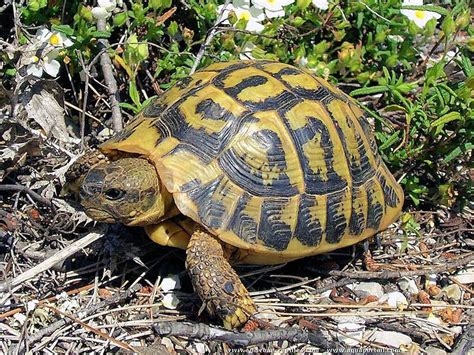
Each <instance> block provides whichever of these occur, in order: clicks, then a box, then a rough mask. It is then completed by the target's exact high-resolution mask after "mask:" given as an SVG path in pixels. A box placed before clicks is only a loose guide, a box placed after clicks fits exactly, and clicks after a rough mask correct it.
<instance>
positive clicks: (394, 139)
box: [380, 131, 401, 150]
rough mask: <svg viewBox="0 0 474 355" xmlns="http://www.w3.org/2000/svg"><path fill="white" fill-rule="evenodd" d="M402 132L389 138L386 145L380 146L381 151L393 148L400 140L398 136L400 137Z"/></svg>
mask: <svg viewBox="0 0 474 355" xmlns="http://www.w3.org/2000/svg"><path fill="white" fill-rule="evenodd" d="M400 132H401V131H396V132H395V133H393V134H392V135H391V136H390V137H388V139H387V140H386V141H385V143H384V144H382V145H381V146H380V150H384V149H387V148H388V147H390V146H392V145H393V144H394V143H395V142H396V141H397V140H398V136H399V135H400Z"/></svg>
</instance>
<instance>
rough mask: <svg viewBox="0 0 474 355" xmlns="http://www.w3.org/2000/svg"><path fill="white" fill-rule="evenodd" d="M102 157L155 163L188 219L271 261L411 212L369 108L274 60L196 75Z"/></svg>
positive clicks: (314, 250)
mask: <svg viewBox="0 0 474 355" xmlns="http://www.w3.org/2000/svg"><path fill="white" fill-rule="evenodd" d="M102 149H103V150H104V151H107V150H119V151H125V152H131V153H138V154H143V155H144V156H146V157H147V158H148V159H149V160H150V161H151V162H153V163H154V164H155V165H156V168H157V171H158V173H159V175H160V178H161V179H162V181H163V183H164V185H165V186H166V188H167V189H168V190H169V191H170V192H171V193H173V197H174V199H175V203H176V206H177V207H178V209H179V210H180V211H181V213H183V214H184V215H186V216H188V217H191V218H192V219H193V220H195V221H197V222H198V223H200V224H202V225H203V226H205V227H206V228H207V229H208V230H210V231H211V232H213V233H215V234H216V235H217V236H219V238H221V239H222V240H223V241H225V242H227V243H229V244H231V245H234V246H236V247H238V248H241V249H243V250H247V251H249V253H253V254H264V255H265V256H266V261H267V262H271V255H273V256H274V257H275V258H276V259H281V260H285V259H295V258H299V257H303V256H307V255H314V254H319V253H323V252H326V251H330V250H333V249H336V248H340V247H343V246H346V245H351V244H354V243H356V242H358V241H360V240H362V239H365V238H367V237H369V236H372V235H373V234H375V233H376V232H378V231H380V230H383V229H385V228H386V227H387V226H388V225H389V224H391V223H392V222H393V221H394V220H395V219H396V218H398V216H399V214H400V211H401V207H402V204H403V192H402V189H401V187H400V186H399V185H398V184H397V182H396V181H395V179H394V178H393V176H392V175H391V173H390V172H389V171H388V169H387V168H386V166H385V164H384V163H383V162H382V160H381V158H380V156H379V155H378V153H377V147H376V144H375V140H374V138H373V136H372V133H371V129H370V127H369V124H368V122H367V120H366V117H365V114H364V112H363V111H362V110H361V109H360V108H359V107H358V105H357V103H356V102H355V101H354V100H352V99H351V98H350V97H348V96H347V95H345V94H344V93H343V92H341V91H340V90H338V89H336V88H334V87H333V86H331V85H330V84H329V83H327V82H326V81H324V80H322V79H320V78H317V77H315V76H313V75H311V74H310V73H308V72H306V71H304V70H301V69H298V68H296V67H293V66H290V65H287V64H282V63H278V62H273V61H234V62H226V63H217V64H213V65H210V66H208V67H207V68H205V69H203V70H201V71H198V72H196V73H195V74H193V75H192V76H191V77H189V78H187V79H184V80H182V81H181V82H179V83H178V84H176V85H175V86H174V87H172V88H171V89H169V90H168V91H167V92H165V93H164V94H163V96H162V97H160V98H158V99H157V100H156V101H155V102H154V103H153V104H151V105H150V106H148V107H147V108H146V109H144V110H143V111H142V112H141V114H139V115H138V116H137V117H136V119H135V120H134V121H132V123H131V124H130V125H128V127H126V129H125V130H124V131H123V132H121V133H120V134H119V135H117V136H116V137H114V138H113V139H111V140H110V141H109V142H107V143H105V145H104V146H103V147H102Z"/></svg>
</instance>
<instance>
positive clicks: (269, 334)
mask: <svg viewBox="0 0 474 355" xmlns="http://www.w3.org/2000/svg"><path fill="white" fill-rule="evenodd" d="M153 328H154V329H155V331H156V332H157V333H158V335H160V336H184V337H188V338H191V339H200V340H218V341H222V342H225V343H227V344H230V345H233V346H250V345H256V344H261V343H267V342H271V341H277V340H286V341H288V342H291V343H310V344H312V345H315V346H318V347H321V348H324V349H328V348H333V347H334V348H335V345H336V344H335V343H333V342H331V341H328V340H327V339H326V338H325V337H324V336H323V335H322V333H320V332H317V333H316V332H308V331H303V330H300V329H295V328H278V329H268V330H255V331H253V332H246V333H236V332H232V331H228V330H223V329H220V328H214V327H210V326H208V325H206V324H203V323H187V322H186V323H183V322H158V323H157V324H156V325H155V326H154V327H153Z"/></svg>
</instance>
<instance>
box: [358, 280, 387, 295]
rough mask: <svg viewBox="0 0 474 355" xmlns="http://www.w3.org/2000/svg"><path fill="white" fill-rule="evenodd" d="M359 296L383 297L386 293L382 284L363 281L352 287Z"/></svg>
mask: <svg viewBox="0 0 474 355" xmlns="http://www.w3.org/2000/svg"><path fill="white" fill-rule="evenodd" d="M352 290H353V291H354V293H355V294H356V295H357V296H359V297H367V296H376V297H377V298H380V297H382V295H383V294H384V292H383V288H382V285H381V284H379V283H377V282H361V283H359V284H357V285H355V286H354V287H353V289H352Z"/></svg>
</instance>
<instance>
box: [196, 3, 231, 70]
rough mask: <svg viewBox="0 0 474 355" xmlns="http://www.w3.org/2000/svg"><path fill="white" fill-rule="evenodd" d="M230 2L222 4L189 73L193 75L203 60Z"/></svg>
mask: <svg viewBox="0 0 474 355" xmlns="http://www.w3.org/2000/svg"><path fill="white" fill-rule="evenodd" d="M229 3H230V0H226V1H225V3H224V5H223V6H222V9H221V11H220V13H219V16H217V19H216V23H215V24H214V26H212V27H211V30H210V31H209V34H208V35H207V38H206V41H205V42H204V43H203V44H202V45H201V48H199V52H198V54H197V56H196V60H195V61H194V64H193V67H192V68H191V71H190V72H189V75H192V74H193V73H194V72H195V71H196V69H197V67H198V65H199V63H200V62H201V59H202V57H203V56H204V52H205V51H206V48H207V47H208V46H209V44H210V43H211V41H212V39H213V38H214V36H215V35H216V33H217V32H216V28H217V25H218V24H219V23H220V22H221V21H222V20H223V17H224V12H225V9H226V8H227V6H229Z"/></svg>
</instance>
